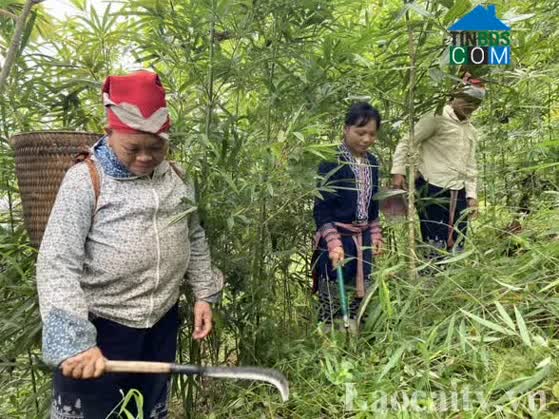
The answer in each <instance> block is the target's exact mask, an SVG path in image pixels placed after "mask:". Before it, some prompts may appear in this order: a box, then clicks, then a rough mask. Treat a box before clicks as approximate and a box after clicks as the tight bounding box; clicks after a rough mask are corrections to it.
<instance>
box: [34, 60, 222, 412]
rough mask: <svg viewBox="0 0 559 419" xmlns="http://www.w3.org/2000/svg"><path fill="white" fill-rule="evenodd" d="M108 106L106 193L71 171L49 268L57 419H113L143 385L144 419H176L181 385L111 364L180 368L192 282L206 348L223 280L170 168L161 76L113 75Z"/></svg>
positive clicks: (46, 288) (100, 163)
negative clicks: (173, 403)
mask: <svg viewBox="0 0 559 419" xmlns="http://www.w3.org/2000/svg"><path fill="white" fill-rule="evenodd" d="M103 101H104V105H105V107H106V110H107V119H108V127H107V132H108V135H107V136H105V137H103V138H101V139H100V140H99V141H98V142H97V143H96V144H95V145H94V146H93V148H92V150H91V154H90V157H89V158H90V160H91V161H90V163H91V162H93V164H94V171H95V172H96V173H97V175H98V179H97V180H98V185H99V186H98V188H96V186H95V184H94V179H93V177H92V175H91V171H90V167H88V165H86V164H83V163H82V164H77V165H75V166H73V167H72V168H71V169H70V170H69V171H68V172H67V174H66V176H65V178H64V180H63V182H62V184H61V186H60V189H59V191H58V195H57V198H56V202H55V204H54V206H53V209H52V212H51V215H50V218H49V222H48V225H47V228H46V231H45V235H44V237H43V241H42V244H41V248H40V251H39V257H38V261H37V287H38V292H39V302H40V309H41V316H42V320H43V358H44V360H45V362H47V363H48V364H50V365H53V366H57V367H59V368H58V369H57V372H56V373H55V376H54V398H53V403H52V409H51V418H56V419H66V418H73V419H75V418H87V419H89V418H92V419H99V418H105V417H108V416H109V415H110V414H111V412H114V411H115V406H117V405H118V404H119V402H120V401H121V399H122V395H123V394H125V393H126V392H127V391H128V390H129V389H132V388H135V389H137V390H139V391H140V392H141V393H142V394H143V398H144V406H143V414H144V417H146V418H147V417H149V418H166V417H167V416H168V413H167V405H168V395H169V393H170V388H169V385H170V384H169V381H170V380H169V376H167V375H132V374H118V375H117V374H105V373H104V368H105V360H106V359H114V360H139V361H160V362H173V361H174V359H175V352H176V341H177V333H178V328H179V317H178V308H177V302H178V299H179V287H180V285H181V283H182V281H183V278H185V277H186V278H188V280H189V283H190V285H191V286H192V288H193V290H194V294H195V296H196V303H195V307H194V317H195V319H194V322H195V327H194V334H193V337H194V338H195V339H204V338H205V337H206V336H207V335H208V334H209V333H210V331H211V328H212V310H211V306H210V304H211V303H214V302H216V301H217V299H218V298H219V293H220V290H221V287H222V281H221V277H220V275H219V274H215V273H213V272H212V269H211V266H210V255H209V250H208V246H207V243H206V238H205V234H204V231H203V229H202V228H201V226H200V224H199V221H198V217H197V215H196V211H195V207H193V206H192V203H193V202H194V190H193V187H192V185H190V184H189V183H188V182H185V181H184V180H183V179H182V178H181V177H180V176H179V175H178V174H177V171H175V170H173V167H172V166H171V164H170V163H169V162H168V161H167V160H165V157H166V155H167V151H168V132H169V128H170V125H171V124H170V119H169V114H168V109H167V105H166V101H165V90H164V88H163V86H162V85H161V82H160V80H159V77H158V76H157V74H154V73H151V72H147V71H140V72H135V73H132V74H129V75H124V76H110V77H108V78H107V79H106V81H105V83H104V86H103ZM97 189H98V190H97ZM185 213H189V216H188V217H183V218H182V219H181V220H180V221H176V220H177V216H178V215H180V214H185Z"/></svg>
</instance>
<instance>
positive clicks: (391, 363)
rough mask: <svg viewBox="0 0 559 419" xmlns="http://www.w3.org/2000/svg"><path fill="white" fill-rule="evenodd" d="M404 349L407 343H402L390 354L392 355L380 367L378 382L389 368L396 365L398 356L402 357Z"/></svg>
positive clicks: (398, 359)
mask: <svg viewBox="0 0 559 419" xmlns="http://www.w3.org/2000/svg"><path fill="white" fill-rule="evenodd" d="M406 349H407V345H402V346H400V347H399V348H398V349H397V350H396V351H395V352H394V353H393V354H392V356H391V357H390V359H389V360H388V363H387V364H386V365H385V366H384V368H383V369H382V372H381V373H380V376H379V377H378V378H377V382H380V380H382V379H383V378H384V376H385V375H386V374H388V373H389V372H390V370H391V369H392V368H394V367H395V366H396V364H397V363H398V362H399V361H400V358H401V357H402V354H403V353H404V351H405V350H406Z"/></svg>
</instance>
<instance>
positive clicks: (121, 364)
mask: <svg viewBox="0 0 559 419" xmlns="http://www.w3.org/2000/svg"><path fill="white" fill-rule="evenodd" d="M105 372H125V373H140V374H169V373H170V372H171V364H169V363H166V362H142V361H107V362H106V363H105Z"/></svg>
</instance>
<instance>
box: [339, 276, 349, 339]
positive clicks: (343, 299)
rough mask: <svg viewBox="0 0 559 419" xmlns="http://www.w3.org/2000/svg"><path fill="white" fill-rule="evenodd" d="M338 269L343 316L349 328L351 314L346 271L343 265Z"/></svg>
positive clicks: (345, 324)
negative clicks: (345, 281)
mask: <svg viewBox="0 0 559 419" xmlns="http://www.w3.org/2000/svg"><path fill="white" fill-rule="evenodd" d="M336 270H337V272H338V291H339V293H340V305H341V308H342V316H343V318H344V327H345V328H346V329H349V316H348V309H347V297H346V294H345V284H344V273H343V271H342V267H341V266H338V267H337V268H336Z"/></svg>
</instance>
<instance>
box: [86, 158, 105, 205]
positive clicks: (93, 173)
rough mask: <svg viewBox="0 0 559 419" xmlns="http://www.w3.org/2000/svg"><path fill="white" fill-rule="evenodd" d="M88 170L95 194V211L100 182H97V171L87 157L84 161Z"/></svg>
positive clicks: (99, 192)
mask: <svg viewBox="0 0 559 419" xmlns="http://www.w3.org/2000/svg"><path fill="white" fill-rule="evenodd" d="M84 162H85V164H87V168H88V169H89V176H90V177H91V183H93V191H94V192H95V209H97V201H99V195H100V194H101V181H100V180H99V172H98V171H97V166H95V163H94V162H93V160H91V159H90V158H89V157H88V158H86V159H85V160H84Z"/></svg>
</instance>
